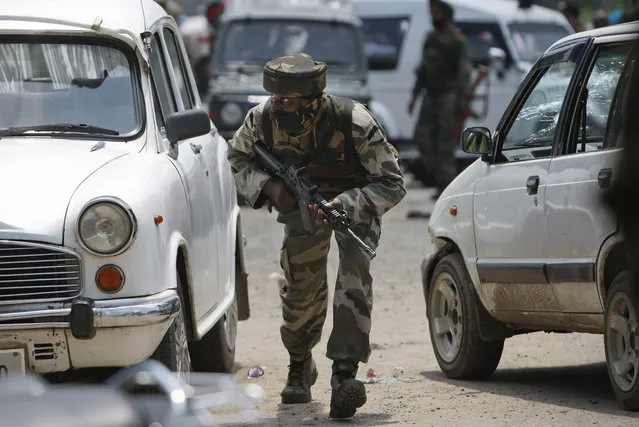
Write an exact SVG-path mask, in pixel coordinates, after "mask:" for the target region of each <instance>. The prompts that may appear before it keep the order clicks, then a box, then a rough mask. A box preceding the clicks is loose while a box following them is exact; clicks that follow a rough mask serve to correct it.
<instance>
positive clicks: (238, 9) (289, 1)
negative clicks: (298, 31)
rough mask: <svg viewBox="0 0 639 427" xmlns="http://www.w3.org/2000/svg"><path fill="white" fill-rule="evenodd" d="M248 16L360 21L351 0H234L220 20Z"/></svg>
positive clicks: (256, 17)
mask: <svg viewBox="0 0 639 427" xmlns="http://www.w3.org/2000/svg"><path fill="white" fill-rule="evenodd" d="M390 1H393V0H390ZM246 18H254V19H309V20H316V21H335V22H345V23H352V24H355V25H359V23H360V22H359V17H358V15H357V13H356V8H355V5H354V4H353V2H352V1H351V0H231V1H230V2H229V3H228V4H227V6H226V8H225V9H224V13H223V14H222V17H221V20H222V21H232V20H237V19H246Z"/></svg>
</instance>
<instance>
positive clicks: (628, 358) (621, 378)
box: [604, 271, 639, 411]
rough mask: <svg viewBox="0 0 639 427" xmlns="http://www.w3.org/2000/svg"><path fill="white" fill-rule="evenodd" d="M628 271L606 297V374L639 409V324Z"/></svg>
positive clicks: (627, 401) (623, 399)
mask: <svg viewBox="0 0 639 427" xmlns="http://www.w3.org/2000/svg"><path fill="white" fill-rule="evenodd" d="M632 285H633V282H632V280H631V275H630V273H629V272H628V271H622V272H621V273H619V274H618V275H617V277H615V279H614V280H613V282H612V284H611V286H610V290H609V292H608V296H607V298H606V312H605V315H604V322H605V323H604V325H605V328H604V342H605V345H604V347H605V349H606V362H607V363H606V364H607V366H608V376H609V377H610V382H611V383H612V388H613V389H614V391H615V395H616V396H617V398H618V399H619V400H620V401H621V402H622V403H623V404H624V406H625V407H626V408H628V409H630V410H633V411H637V410H639V326H638V323H637V321H638V319H637V308H638V307H639V305H638V304H637V295H636V292H635V290H634V288H633V286H632Z"/></svg>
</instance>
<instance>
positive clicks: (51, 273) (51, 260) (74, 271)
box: [0, 241, 82, 304]
mask: <svg viewBox="0 0 639 427" xmlns="http://www.w3.org/2000/svg"><path fill="white" fill-rule="evenodd" d="M81 277H82V274H81V264H80V258H79V257H78V256H77V255H76V254H75V253H73V252H71V251H69V250H65V249H62V248H58V247H55V246H48V245H41V244H32V243H23V242H8V241H0V304H9V303H24V302H35V301H60V300H65V299H70V298H73V297H75V296H77V295H79V294H80V291H81V290H82V281H81Z"/></svg>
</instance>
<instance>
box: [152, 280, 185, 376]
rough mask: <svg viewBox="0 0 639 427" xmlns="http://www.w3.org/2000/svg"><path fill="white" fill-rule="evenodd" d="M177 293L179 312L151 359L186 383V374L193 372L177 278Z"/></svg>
mask: <svg viewBox="0 0 639 427" xmlns="http://www.w3.org/2000/svg"><path fill="white" fill-rule="evenodd" d="M177 292H178V295H179V297H180V311H179V312H178V314H177V316H175V318H174V319H173V324H172V325H171V326H170V327H169V329H168V331H166V334H165V335H164V338H162V341H161V342H160V345H159V346H158V348H157V349H156V350H155V352H154V353H153V355H152V356H151V358H152V359H155V360H157V361H159V362H161V363H163V364H164V365H165V366H166V367H167V368H169V369H170V370H171V371H172V372H175V373H176V376H177V377H178V378H179V379H180V380H184V381H188V373H189V372H191V371H192V370H193V366H192V364H191V357H190V355H189V345H188V335H187V331H186V316H185V315H184V313H185V310H186V307H185V306H184V298H183V297H182V283H181V280H180V276H179V275H178V277H177Z"/></svg>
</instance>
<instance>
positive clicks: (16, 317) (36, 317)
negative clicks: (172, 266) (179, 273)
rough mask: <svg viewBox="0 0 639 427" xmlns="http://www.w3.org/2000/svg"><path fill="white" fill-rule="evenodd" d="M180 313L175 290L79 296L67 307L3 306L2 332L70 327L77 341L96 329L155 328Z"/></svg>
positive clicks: (1, 310)
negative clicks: (107, 296) (141, 294)
mask: <svg viewBox="0 0 639 427" xmlns="http://www.w3.org/2000/svg"><path fill="white" fill-rule="evenodd" d="M179 310H180V298H179V297H178V294H177V292H176V291H174V290H166V291H163V292H160V293H157V294H154V295H149V296H145V297H139V298H122V299H112V300H93V299H90V298H82V297H79V298H75V299H74V300H73V301H71V302H68V303H64V304H38V306H37V307H34V305H32V304H29V305H22V306H21V305H17V306H4V307H0V331H6V330H17V329H62V328H69V329H71V330H72V332H73V335H74V336H75V337H76V338H84V339H87V338H92V337H93V335H95V329H96V328H117V327H129V326H146V325H153V324H157V323H161V322H164V321H167V320H171V319H172V318H173V317H175V316H176V315H177V313H178V312H179ZM25 320H29V321H28V322H24V321H25ZM21 321H23V322H21Z"/></svg>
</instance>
